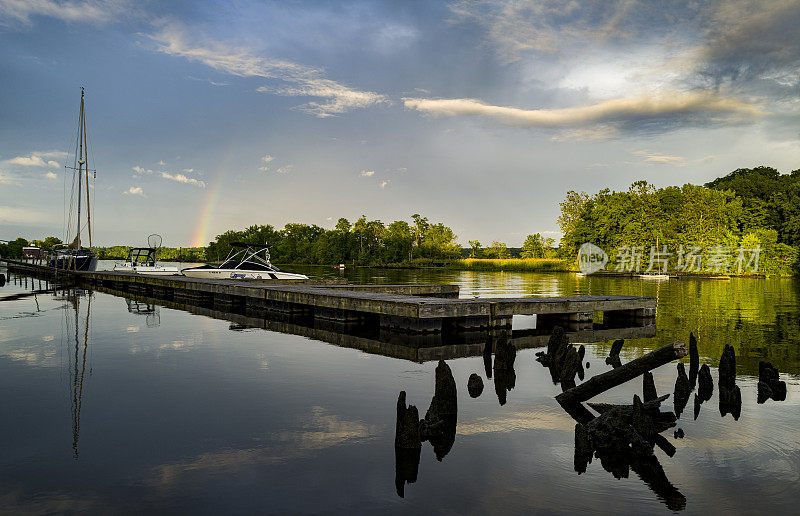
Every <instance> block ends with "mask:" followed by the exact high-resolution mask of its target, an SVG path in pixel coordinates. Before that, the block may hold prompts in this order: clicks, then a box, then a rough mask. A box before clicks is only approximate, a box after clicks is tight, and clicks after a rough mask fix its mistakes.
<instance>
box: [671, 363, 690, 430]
mask: <svg viewBox="0 0 800 516" xmlns="http://www.w3.org/2000/svg"><path fill="white" fill-rule="evenodd" d="M691 393H692V387H691V385H690V383H689V377H688V376H686V368H685V367H684V366H683V364H678V378H677V379H676V380H675V395H674V396H673V398H672V401H673V402H674V403H675V416H677V417H678V418H680V417H681V412H683V409H684V408H686V404H687V403H688V402H689V394H691Z"/></svg>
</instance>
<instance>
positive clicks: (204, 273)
mask: <svg viewBox="0 0 800 516" xmlns="http://www.w3.org/2000/svg"><path fill="white" fill-rule="evenodd" d="M262 254H263V256H262ZM269 259H270V256H269V246H268V245H259V244H248V243H246V242H233V243H231V252H230V253H228V256H227V257H226V258H225V261H224V262H222V264H221V265H220V266H219V267H214V266H213V265H201V266H199V267H188V268H186V269H183V270H182V271H181V274H183V275H184V276H187V277H189V278H205V279H235V280H278V279H308V276H306V275H305V274H295V273H293V272H286V271H282V270H280V269H279V268H277V267H275V266H274V265H272V263H270V261H269Z"/></svg>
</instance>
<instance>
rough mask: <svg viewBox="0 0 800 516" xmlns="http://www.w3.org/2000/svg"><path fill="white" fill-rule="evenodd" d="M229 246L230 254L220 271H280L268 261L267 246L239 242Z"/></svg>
mask: <svg viewBox="0 0 800 516" xmlns="http://www.w3.org/2000/svg"><path fill="white" fill-rule="evenodd" d="M231 246H232V249H231V252H230V253H228V256H227V257H226V258H225V261H224V262H222V265H220V266H219V268H220V269H240V270H249V271H280V269H278V268H277V267H275V266H274V265H272V263H270V261H269V259H270V256H269V246H262V245H254V244H247V243H241V242H235V243H232V244H231ZM262 255H263V256H262Z"/></svg>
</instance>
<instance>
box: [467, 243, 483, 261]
mask: <svg viewBox="0 0 800 516" xmlns="http://www.w3.org/2000/svg"><path fill="white" fill-rule="evenodd" d="M469 246H470V247H471V248H472V250H471V251H470V256H471V257H472V258H477V257H478V256H480V253H481V243H480V242H479V241H477V240H470V241H469Z"/></svg>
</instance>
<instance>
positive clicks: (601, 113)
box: [403, 91, 764, 128]
mask: <svg viewBox="0 0 800 516" xmlns="http://www.w3.org/2000/svg"><path fill="white" fill-rule="evenodd" d="M403 100H404V102H405V107H406V108H409V109H414V110H417V111H420V112H423V113H427V114H430V115H434V116H464V115H471V116H480V117H488V118H492V119H495V120H497V121H498V122H500V123H502V124H506V125H512V126H521V127H549V128H562V127H570V126H577V125H582V124H615V123H621V122H624V121H626V120H637V119H638V120H642V119H645V120H658V119H659V118H668V117H676V116H677V117H687V118H703V119H709V118H710V119H712V120H715V121H729V122H736V121H738V122H741V121H744V120H750V119H753V118H755V117H757V116H759V115H762V114H764V113H763V111H761V110H760V109H759V108H758V107H757V106H755V105H753V104H748V103H746V102H744V101H741V100H739V99H736V98H733V97H725V96H721V95H718V94H715V93H710V92H698V93H681V92H677V91H670V92H662V93H658V94H652V95H636V96H633V97H625V98H617V99H611V100H604V101H601V102H597V103H595V104H589V105H584V106H576V107H569V108H559V109H521V108H514V107H505V106H493V105H490V104H485V103H483V102H481V101H479V100H476V99H423V98H405V99H403Z"/></svg>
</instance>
